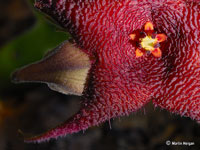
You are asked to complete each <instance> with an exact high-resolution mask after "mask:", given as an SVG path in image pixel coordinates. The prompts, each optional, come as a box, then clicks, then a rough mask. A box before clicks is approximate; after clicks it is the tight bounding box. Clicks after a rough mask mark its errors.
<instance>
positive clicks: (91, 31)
mask: <svg viewBox="0 0 200 150" xmlns="http://www.w3.org/2000/svg"><path fill="white" fill-rule="evenodd" d="M35 6H36V7H37V8H38V9H40V10H41V11H43V12H45V13H47V14H48V15H50V16H51V17H52V18H53V19H55V21H57V22H58V24H60V25H61V26H62V27H64V28H65V29H66V30H67V31H69V32H70V33H71V34H72V36H73V38H74V39H75V41H76V43H77V45H78V46H79V47H80V48H81V49H83V50H84V52H85V53H86V54H88V56H90V57H93V58H95V61H94V62H93V63H92V67H91V68H90V71H89V74H88V82H87V85H86V86H85V90H84V92H83V95H84V96H83V97H82V100H83V103H82V107H81V109H80V111H79V112H78V113H77V114H75V115H74V116H72V118H70V119H69V120H67V121H66V122H65V123H63V124H62V125H60V126H58V127H56V128H54V129H52V130H50V131H48V132H47V133H44V134H42V135H40V136H36V137H33V138H28V139H26V140H25V141H26V142H41V141H46V140H49V139H51V138H57V137H59V136H64V135H66V134H71V133H74V132H78V131H80V130H85V129H87V128H88V127H90V126H93V125H97V124H99V123H101V122H104V121H106V120H109V119H111V118H113V117H116V116H121V115H125V114H129V113H131V112H134V111H136V110H138V109H139V108H141V107H142V106H143V105H144V104H146V103H147V102H149V101H150V100H153V102H154V104H155V106H161V107H162V108H164V109H167V110H169V111H170V112H174V113H178V114H181V115H183V116H188V117H191V118H192V119H195V120H197V121H199V120H200V88H199V87H200V61H199V60H200V58H199V56H200V54H199V53H200V44H199V43H200V38H199V37H200V1H199V0H178V1H177V0H134V1H133V0H96V1H94V2H93V1H89V0H88V1H84V2H83V1H81V0H74V1H70V0H36V3H35ZM146 22H152V24H153V27H154V30H155V31H156V32H158V33H162V34H165V35H166V36H167V40H166V41H164V42H163V43H161V44H160V49H161V51H162V57H158V58H157V57H154V56H153V55H149V54H146V55H144V56H142V57H137V58H136V55H135V50H136V48H137V47H135V46H134V45H133V44H132V43H131V42H130V36H129V35H130V34H131V33H133V31H136V30H139V31H140V30H142V29H143V28H144V24H145V23H146Z"/></svg>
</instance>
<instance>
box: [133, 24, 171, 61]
mask: <svg viewBox="0 0 200 150" xmlns="http://www.w3.org/2000/svg"><path fill="white" fill-rule="evenodd" d="M144 33H145V37H143V38H139V40H140V42H139V43H140V47H141V48H136V50H135V55H136V58H138V57H141V56H143V55H144V53H145V51H149V52H151V53H152V54H153V56H155V57H161V56H162V51H161V50H160V48H159V43H161V42H163V41H165V40H166V39H167V37H166V35H165V34H155V33H154V27H153V24H152V23H151V22H147V23H146V24H145V25H144ZM129 36H130V39H131V40H133V41H134V40H136V39H137V38H136V37H137V36H140V35H137V34H136V33H133V34H130V35H129ZM153 36H154V37H153ZM135 42H138V41H135Z"/></svg>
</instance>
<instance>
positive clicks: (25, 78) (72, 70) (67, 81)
mask: <svg viewBox="0 0 200 150" xmlns="http://www.w3.org/2000/svg"><path fill="white" fill-rule="evenodd" d="M89 69H90V59H89V57H88V56H87V55H86V54H85V53H84V52H83V51H81V50H80V49H79V48H77V47H76V46H75V45H74V44H72V43H69V42H64V43H62V44H61V45H60V46H58V47H56V48H55V49H54V50H53V51H51V52H49V53H48V55H47V56H45V58H44V59H43V60H41V61H39V62H37V63H34V64H31V65H28V66H26V67H23V68H21V69H19V70H17V71H16V72H15V73H14V74H13V76H12V78H13V81H14V82H19V83H20V82H44V83H47V84H48V86H49V87H50V88H51V89H53V90H55V91H58V92H61V93H64V94H75V95H81V94H82V92H83V89H84V85H85V83H86V78H87V74H88V70H89Z"/></svg>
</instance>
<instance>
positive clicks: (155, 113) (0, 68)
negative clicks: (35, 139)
mask: <svg viewBox="0 0 200 150" xmlns="http://www.w3.org/2000/svg"><path fill="white" fill-rule="evenodd" d="M68 38H69V34H67V33H62V32H60V31H59V28H58V27H56V26H54V25H53V24H51V23H49V22H48V21H47V19H45V17H44V15H41V14H40V13H38V12H37V11H36V10H35V9H34V8H33V7H32V2H31V1H25V0H0V150H146V149H148V150H151V149H155V150H168V149H181V150H187V149H193V150H197V149H200V126H199V125H198V124H197V123H196V122H195V121H193V120H191V119H189V118H182V117H180V116H179V115H174V114H171V113H169V112H167V111H165V110H160V109H159V108H154V107H153V105H152V104H151V103H150V104H148V105H147V106H145V108H143V109H141V110H139V111H138V112H136V113H133V114H131V115H130V116H126V117H121V118H116V119H114V120H111V127H112V129H110V126H109V123H108V122H105V123H104V124H101V125H100V126H98V127H92V128H89V129H88V130H86V131H85V132H84V133H83V132H80V133H76V134H73V135H67V136H66V137H65V138H59V139H58V140H51V141H50V142H48V143H41V144H26V143H24V142H23V136H31V135H35V134H38V133H41V132H44V131H46V130H48V129H50V128H52V127H54V126H56V125H57V124H59V123H61V122H63V121H65V120H66V119H67V118H68V117H69V116H71V115H72V114H74V113H75V112H76V111H77V110H78V108H79V104H80V101H79V97H76V96H67V95H63V94H59V93H57V92H54V91H51V90H50V89H49V88H48V87H47V86H46V85H44V84H28V83H27V84H13V83H11V82H10V74H11V73H12V72H13V71H14V70H15V69H16V68H18V67H21V66H23V65H27V64H28V63H31V62H34V61H36V60H39V59H41V58H42V56H43V55H44V54H45V52H46V51H48V50H50V49H52V48H53V47H56V45H58V44H59V43H60V42H62V41H64V40H66V39H68ZM167 140H170V141H178V142H183V141H186V142H194V143H195V145H194V146H190V147H189V146H167V145H166V144H165V143H166V141H167Z"/></svg>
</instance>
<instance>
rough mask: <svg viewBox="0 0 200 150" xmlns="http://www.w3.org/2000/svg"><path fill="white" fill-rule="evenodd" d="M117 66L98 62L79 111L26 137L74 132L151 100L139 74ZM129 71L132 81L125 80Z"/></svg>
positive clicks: (44, 137)
mask: <svg viewBox="0 0 200 150" xmlns="http://www.w3.org/2000/svg"><path fill="white" fill-rule="evenodd" d="M116 69H117V68H115V66H111V68H109V70H108V68H106V67H105V66H101V64H95V65H94V66H93V68H92V70H91V72H90V80H89V82H88V85H87V88H86V90H85V91H84V95H83V98H82V100H83V103H82V106H81V108H80V111H79V112H78V113H77V114H75V115H74V116H72V117H71V118H70V119H69V120H67V121H66V122H65V123H63V124H62V125H59V126H58V127H56V128H54V129H52V130H49V131H47V132H46V133H44V134H42V135H39V136H36V137H32V138H27V139H25V141H26V142H42V141H47V140H49V139H51V138H57V137H60V136H65V135H67V134H72V133H75V132H78V131H80V130H85V129H87V128H88V127H91V126H94V125H98V124H99V123H102V122H104V121H106V120H110V119H111V118H113V117H118V116H124V115H128V114H130V113H131V112H134V111H136V110H138V109H139V108H141V107H142V106H143V105H144V104H146V103H147V102H148V101H149V100H150V98H149V95H150V91H149V89H148V87H147V86H146V85H144V84H142V83H140V82H139V81H137V75H136V74H134V73H129V74H126V75H125V74H123V73H122V72H121V71H120V70H118V69H117V70H116ZM115 74H117V77H115ZM127 75H129V76H132V83H129V81H124V80H123V78H126V76H127ZM134 80H135V81H134ZM127 84H129V85H128V87H127Z"/></svg>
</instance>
